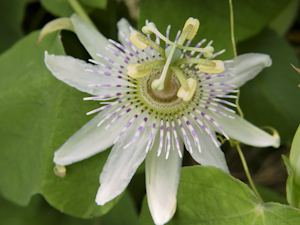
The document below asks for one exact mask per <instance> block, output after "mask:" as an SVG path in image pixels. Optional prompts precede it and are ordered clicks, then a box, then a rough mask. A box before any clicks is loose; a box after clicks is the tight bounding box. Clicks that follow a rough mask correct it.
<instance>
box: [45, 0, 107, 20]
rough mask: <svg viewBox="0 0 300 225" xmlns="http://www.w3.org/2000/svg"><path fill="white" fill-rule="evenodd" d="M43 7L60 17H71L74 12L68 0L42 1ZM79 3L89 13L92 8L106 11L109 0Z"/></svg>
mask: <svg viewBox="0 0 300 225" xmlns="http://www.w3.org/2000/svg"><path fill="white" fill-rule="evenodd" d="M40 1H41V3H42V5H43V6H44V7H45V8H46V9H47V10H48V11H49V12H51V13H52V14H53V15H56V16H60V17H70V16H71V15H72V14H73V13H74V10H73V9H72V7H71V6H70V4H69V2H68V0H51V1H49V0H40ZM78 2H79V3H80V4H81V5H82V6H83V7H84V8H85V9H86V10H87V11H88V12H91V11H92V10H91V9H92V8H99V9H105V8H106V5H107V0H97V1H95V0H78Z"/></svg>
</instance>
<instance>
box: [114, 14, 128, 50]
mask: <svg viewBox="0 0 300 225" xmlns="http://www.w3.org/2000/svg"><path fill="white" fill-rule="evenodd" d="M117 27H118V30H119V33H118V39H119V41H120V42H121V44H122V45H123V46H124V47H126V48H127V49H130V47H129V44H128V42H127V41H126V40H125V39H124V37H123V36H122V35H121V34H120V32H122V33H123V34H124V35H125V36H126V37H127V38H129V37H130V34H131V30H130V29H129V27H130V23H129V22H128V21H127V20H126V19H124V18H122V19H120V20H119V21H118V23H117Z"/></svg>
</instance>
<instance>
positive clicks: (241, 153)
mask: <svg viewBox="0 0 300 225" xmlns="http://www.w3.org/2000/svg"><path fill="white" fill-rule="evenodd" d="M236 149H237V150H238V153H239V155H240V158H241V161H242V164H243V167H244V170H245V173H246V176H247V178H248V181H249V184H250V186H251V188H252V190H253V191H254V193H255V195H256V197H257V198H258V199H259V200H260V201H261V202H263V199H262V197H261V196H260V194H259V193H258V191H257V189H256V187H255V185H254V183H253V180H252V177H251V175H250V172H249V169H248V165H247V163H246V160H245V157H244V154H243V152H242V149H241V147H240V144H236Z"/></svg>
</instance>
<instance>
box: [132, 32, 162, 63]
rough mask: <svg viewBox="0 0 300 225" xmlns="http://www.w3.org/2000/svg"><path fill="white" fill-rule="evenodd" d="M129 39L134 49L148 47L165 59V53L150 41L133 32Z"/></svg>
mask: <svg viewBox="0 0 300 225" xmlns="http://www.w3.org/2000/svg"><path fill="white" fill-rule="evenodd" d="M129 39H130V41H131V42H132V43H133V44H134V45H135V46H136V47H138V48H139V49H142V50H144V49H146V48H148V47H149V46H152V48H154V49H155V50H156V51H157V52H158V53H159V54H160V55H161V56H162V57H163V58H164V59H166V56H165V51H164V50H163V48H162V47H160V46H159V45H158V44H157V43H155V42H154V41H152V40H151V39H149V38H147V37H145V36H144V35H142V34H140V33H139V32H137V31H135V30H133V31H132V32H131V35H130V38H129Z"/></svg>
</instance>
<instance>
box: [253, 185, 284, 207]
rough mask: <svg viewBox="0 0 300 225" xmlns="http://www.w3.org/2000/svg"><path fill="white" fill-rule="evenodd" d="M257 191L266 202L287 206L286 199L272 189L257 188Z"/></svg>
mask: <svg viewBox="0 0 300 225" xmlns="http://www.w3.org/2000/svg"><path fill="white" fill-rule="evenodd" d="M256 189H257V191H258V193H259V194H260V196H261V197H262V199H263V200H264V201H265V202H278V203H282V204H287V201H286V199H285V197H283V196H282V195H280V194H279V193H277V192H275V191H273V190H272V189H270V188H267V187H262V186H257V187H256Z"/></svg>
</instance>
